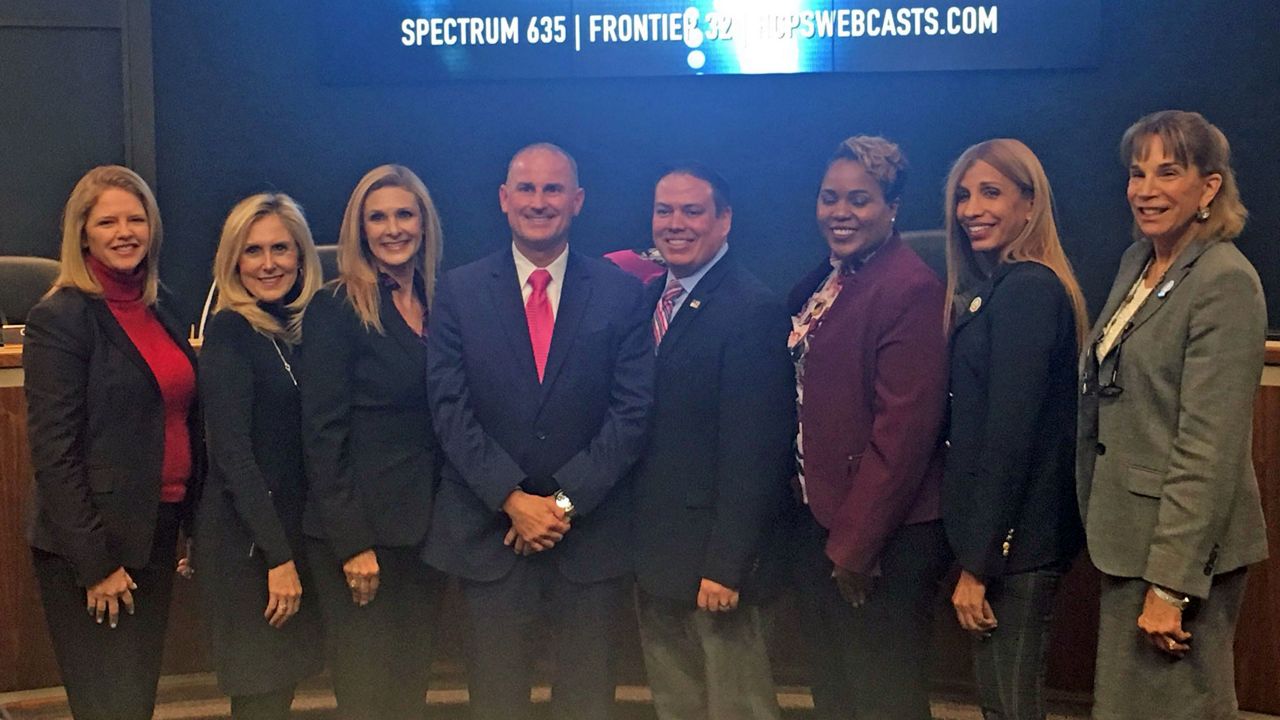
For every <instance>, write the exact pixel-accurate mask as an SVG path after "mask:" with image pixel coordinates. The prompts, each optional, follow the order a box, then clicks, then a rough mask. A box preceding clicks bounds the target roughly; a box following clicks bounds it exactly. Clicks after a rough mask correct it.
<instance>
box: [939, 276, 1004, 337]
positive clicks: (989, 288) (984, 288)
mask: <svg viewBox="0 0 1280 720" xmlns="http://www.w3.org/2000/svg"><path fill="white" fill-rule="evenodd" d="M1015 264H1016V263H1000V265H999V266H997V267H996V269H995V271H994V272H992V273H991V277H989V278H987V279H986V280H985V281H983V282H982V283H981V284H980V285H978V287H977V290H976V291H975V292H974V294H973V297H972V298H971V299H970V300H969V304H968V305H965V306H964V307H963V308H962V309H961V313H960V316H959V317H957V318H956V321H955V326H954V328H953V329H952V331H951V337H952V338H954V337H955V336H956V335H957V334H958V333H959V332H960V328H962V327H964V326H965V325H968V324H969V322H970V321H971V320H973V319H974V318H976V317H978V316H979V315H981V314H982V312H983V311H984V310H986V309H987V306H988V305H989V304H990V302H991V297H992V295H994V294H995V292H996V288H997V287H999V286H1000V281H1001V280H1003V279H1004V278H1005V276H1006V275H1008V274H1009V272H1010V271H1012V270H1013V266H1014V265H1015Z"/></svg>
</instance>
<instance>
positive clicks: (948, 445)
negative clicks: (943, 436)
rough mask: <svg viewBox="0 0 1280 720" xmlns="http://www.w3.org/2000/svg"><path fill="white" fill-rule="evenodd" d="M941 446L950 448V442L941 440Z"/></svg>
mask: <svg viewBox="0 0 1280 720" xmlns="http://www.w3.org/2000/svg"><path fill="white" fill-rule="evenodd" d="M942 444H943V446H945V447H951V441H950V440H943V441H942Z"/></svg>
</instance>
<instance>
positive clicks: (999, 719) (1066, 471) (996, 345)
mask: <svg viewBox="0 0 1280 720" xmlns="http://www.w3.org/2000/svg"><path fill="white" fill-rule="evenodd" d="M945 211H946V214H947V215H946V217H947V220H946V226H947V286H948V288H947V289H948V292H947V311H946V313H945V315H944V319H945V321H946V323H947V327H948V328H949V329H950V334H951V372H950V378H951V379H950V387H951V394H950V397H951V407H950V423H949V425H948V428H949V437H948V440H947V443H946V447H947V462H946V473H945V476H944V480H943V485H942V519H943V524H944V525H945V526H946V529H947V538H948V540H949V541H950V542H951V548H952V550H953V551H954V552H955V554H956V558H957V560H958V562H959V564H960V578H959V581H958V582H957V584H956V587H955V589H954V591H953V593H952V597H951V601H952V604H953V605H954V607H955V612H956V619H957V620H958V621H959V623H960V626H961V627H963V628H964V629H965V630H968V631H970V632H971V633H973V636H974V673H975V676H976V679H977V681H978V689H979V693H980V699H981V705H982V712H983V716H984V717H985V718H988V720H1043V718H1044V717H1045V707H1044V700H1043V690H1044V671H1045V659H1046V651H1047V650H1048V642H1049V622H1050V619H1051V613H1052V609H1053V599H1054V595H1055V594H1056V593H1057V589H1058V585H1059V583H1060V581H1061V579H1062V575H1063V573H1064V572H1066V570H1067V568H1068V567H1069V564H1070V562H1071V560H1072V559H1073V558H1074V557H1075V556H1076V554H1077V553H1079V551H1080V547H1081V545H1082V541H1083V534H1082V530H1081V527H1080V516H1079V513H1078V511H1077V509H1076V501H1075V491H1074V488H1075V483H1074V467H1075V466H1074V452H1075V434H1074V422H1073V418H1074V417H1075V413H1076V385H1075V357H1076V353H1077V351H1078V349H1079V346H1080V337H1081V336H1082V335H1083V334H1084V331H1085V328H1086V322H1087V317H1086V315H1085V306H1084V298H1083V296H1082V295H1081V293H1080V286H1079V285H1078V284H1077V283H1076V279H1075V276H1074V275H1073V274H1072V272H1071V266H1070V263H1068V262H1067V258H1066V255H1065V254H1064V253H1063V251H1062V244H1061V242H1060V241H1059V238H1058V229H1057V224H1056V222H1055V220H1054V211H1053V194H1052V192H1051V191H1050V189H1049V180H1048V178H1047V177H1046V176H1045V172H1044V168H1043V167H1041V165H1040V161H1039V160H1038V159H1037V158H1036V156H1035V154H1034V153H1032V152H1031V150H1030V148H1028V147H1027V146H1026V145H1024V144H1022V143H1021V142H1019V141H1017V140H1010V139H998V140H988V141H986V142H983V143H979V144H977V145H974V146H972V147H970V148H969V149H967V150H965V151H964V153H962V154H961V155H960V157H959V159H957V160H956V162H955V164H954V165H953V166H952V168H951V173H950V174H949V175H948V177H947V184H946V206H945Z"/></svg>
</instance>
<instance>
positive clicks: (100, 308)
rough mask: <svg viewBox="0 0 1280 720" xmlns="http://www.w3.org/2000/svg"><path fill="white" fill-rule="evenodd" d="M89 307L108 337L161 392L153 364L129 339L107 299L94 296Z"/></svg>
mask: <svg viewBox="0 0 1280 720" xmlns="http://www.w3.org/2000/svg"><path fill="white" fill-rule="evenodd" d="M89 307H90V308H91V309H92V311H93V314H94V318H95V319H96V320H97V322H98V327H100V328H102V331H103V333H104V334H105V335H106V336H107V339H108V340H110V341H111V343H112V344H113V345H115V346H116V348H118V349H119V350H120V351H121V352H122V353H124V355H125V357H127V358H129V360H131V361H132V362H133V364H134V365H137V366H138V370H140V371H141V372H142V374H143V376H144V377H146V378H147V381H148V382H150V383H151V386H152V387H153V388H155V391H156V392H157V393H159V392H160V383H158V382H157V381H156V376H155V373H153V372H151V366H150V365H148V364H147V359H146V358H144V357H142V353H140V352H138V347H137V346H136V345H134V344H133V341H132V340H130V339H129V334H128V333H126V332H125V331H124V328H123V327H121V326H120V322H119V321H118V320H116V317H115V315H113V314H112V313H111V308H109V307H107V303H106V301H105V300H101V299H98V298H94V299H93V300H90V301H89Z"/></svg>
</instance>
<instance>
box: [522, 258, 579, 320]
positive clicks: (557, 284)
mask: <svg viewBox="0 0 1280 720" xmlns="http://www.w3.org/2000/svg"><path fill="white" fill-rule="evenodd" d="M511 254H512V255H513V256H514V257H515V260H516V279H518V280H519V281H520V297H522V298H523V299H524V302H525V303H526V304H527V303H528V302H529V296H530V295H532V294H533V286H531V285H529V276H530V275H532V274H533V271H534V270H537V269H538V266H537V265H534V264H533V261H532V260H530V259H529V258H527V257H525V256H524V254H523V253H521V252H520V248H518V247H516V244H515V243H514V242H513V243H511ZM568 265H569V246H568V245H566V246H565V247H564V249H563V250H561V251H560V256H559V257H557V258H556V259H555V260H552V261H551V264H550V265H548V266H546V267H545V268H543V269H544V270H546V271H547V272H549V273H551V282H549V283H547V302H549V303H551V317H552V319H554V318H555V317H556V315H557V314H559V312H560V291H561V290H562V289H563V288H564V270H565V267H567V266H568Z"/></svg>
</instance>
